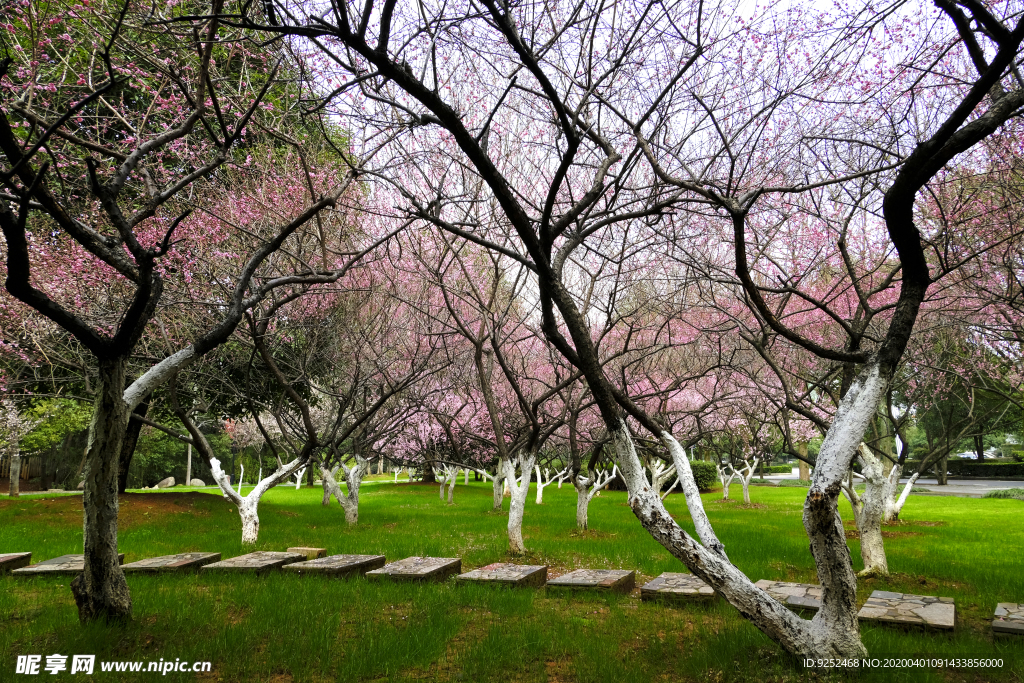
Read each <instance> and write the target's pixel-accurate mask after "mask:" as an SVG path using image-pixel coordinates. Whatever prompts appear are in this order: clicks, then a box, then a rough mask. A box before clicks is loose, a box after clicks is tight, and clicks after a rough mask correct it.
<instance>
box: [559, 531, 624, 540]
mask: <svg viewBox="0 0 1024 683" xmlns="http://www.w3.org/2000/svg"><path fill="white" fill-rule="evenodd" d="M616 536H618V534H617V533H610V532H608V531H595V530H594V529H573V530H572V531H570V532H569V538H588V539H595V538H615V537H616Z"/></svg>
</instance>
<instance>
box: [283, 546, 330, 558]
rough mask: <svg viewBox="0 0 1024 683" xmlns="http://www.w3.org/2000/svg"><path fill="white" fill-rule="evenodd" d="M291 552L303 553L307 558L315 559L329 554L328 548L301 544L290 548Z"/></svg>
mask: <svg viewBox="0 0 1024 683" xmlns="http://www.w3.org/2000/svg"><path fill="white" fill-rule="evenodd" d="M288 552H290V553H302V554H303V555H305V556H306V559H307V560H315V559H316V558H318V557H323V556H324V555H326V554H327V548H306V547H305V546H299V547H298V548H288Z"/></svg>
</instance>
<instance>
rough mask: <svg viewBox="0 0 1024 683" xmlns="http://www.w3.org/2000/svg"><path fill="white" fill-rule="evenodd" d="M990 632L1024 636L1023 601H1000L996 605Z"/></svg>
mask: <svg viewBox="0 0 1024 683" xmlns="http://www.w3.org/2000/svg"><path fill="white" fill-rule="evenodd" d="M992 632H993V633H1008V634H1010V635H1015V636H1024V603H1017V602H1001V603H999V604H998V605H996V613H995V619H993V620H992Z"/></svg>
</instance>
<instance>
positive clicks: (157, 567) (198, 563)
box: [122, 553, 220, 574]
mask: <svg viewBox="0 0 1024 683" xmlns="http://www.w3.org/2000/svg"><path fill="white" fill-rule="evenodd" d="M219 559H220V553H178V554H177V555H161V556H160V557H149V558H146V559H145V560H139V561H138V562H131V563H129V564H126V565H124V567H122V569H124V571H125V573H126V574H127V573H130V572H187V571H192V570H194V569H199V568H200V567H202V566H205V565H208V564H212V563H213V562H216V561H217V560H219Z"/></svg>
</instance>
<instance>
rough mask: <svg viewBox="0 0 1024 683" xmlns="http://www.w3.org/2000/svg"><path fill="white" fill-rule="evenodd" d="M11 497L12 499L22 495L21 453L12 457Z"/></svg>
mask: <svg viewBox="0 0 1024 683" xmlns="http://www.w3.org/2000/svg"><path fill="white" fill-rule="evenodd" d="M10 495H11V498H17V497H18V496H19V495H21V453H15V454H14V455H12V456H11V482H10Z"/></svg>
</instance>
